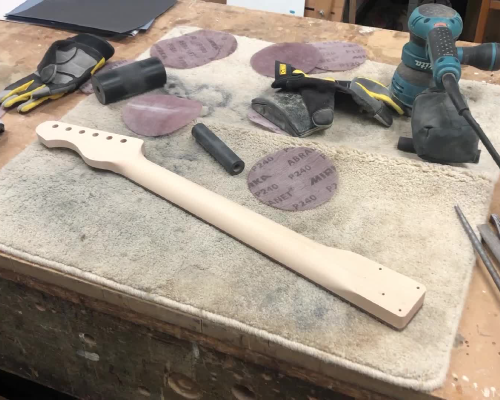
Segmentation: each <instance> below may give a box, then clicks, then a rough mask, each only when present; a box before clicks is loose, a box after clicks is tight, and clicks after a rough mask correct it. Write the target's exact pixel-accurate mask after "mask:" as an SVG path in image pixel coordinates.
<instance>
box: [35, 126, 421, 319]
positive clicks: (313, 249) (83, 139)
mask: <svg viewBox="0 0 500 400" xmlns="http://www.w3.org/2000/svg"><path fill="white" fill-rule="evenodd" d="M37 133H38V135H39V137H40V140H41V141H42V142H43V143H44V144H45V145H46V146H48V147H68V148H71V149H73V150H75V151H77V152H78V153H79V154H80V155H81V156H82V158H83V159H84V160H85V162H86V163H87V164H89V165H91V166H93V167H95V168H101V169H106V170H110V171H113V172H116V173H118V174H121V175H123V176H125V177H127V178H128V179H130V180H131V181H134V182H136V183H137V184H139V185H141V186H143V187H144V188H146V189H148V190H150V191H152V192H153V193H156V194H158V195H159V196H161V197H163V198H165V199H166V200H168V201H170V202H172V203H174V204H176V205H178V206H179V207H181V208H183V209H184V210H186V211H188V212H190V213H191V214H194V215H195V216H197V217H199V218H201V219H202V220H204V221H206V222H208V223H209V224H211V225H213V226H215V227H217V228H219V229H221V230H222V231H224V232H226V233H227V234H229V235H231V236H233V237H234V238H236V239H238V240H240V241H241V242H243V243H245V244H247V245H248V246H250V247H252V248H254V249H256V250H258V251H260V252H261V253H263V254H265V255H267V256H269V257H270V258H272V259H273V260H276V261H278V262H279V263H281V264H283V265H285V266H287V267H288V268H290V269H292V270H294V271H295V272H297V273H298V274H300V275H302V276H304V277H306V278H308V279H310V280H311V281H313V282H315V283H317V284H318V285H321V286H323V287H324V288H326V289H328V290H330V291H332V292H333V293H335V294H337V295H339V296H341V297H342V298H344V299H345V300H347V301H349V302H350V303H352V304H354V305H356V306H357V307H359V308H361V309H363V310H365V311H366V312H368V313H370V314H373V315H374V316H375V317H377V318H378V319H380V320H382V321H384V322H386V323H388V324H389V325H392V326H394V327H396V328H399V329H401V328H404V327H405V326H406V325H407V324H408V322H409V321H410V320H411V319H412V318H413V316H414V315H415V314H416V312H417V311H418V310H419V308H420V307H421V306H422V304H423V301H424V296H425V287H424V286H423V285H422V284H420V283H418V282H416V281H414V280H413V279H411V278H409V277H406V276H404V275H401V274H399V273H397V272H395V271H393V270H391V269H389V268H386V267H384V266H382V265H380V264H378V263H376V262H374V261H371V260H369V259H367V258H365V257H363V256H361V255H359V254H356V253H353V252H350V251H347V250H341V249H335V248H331V247H327V246H325V245H322V244H319V243H317V242H315V241H313V240H311V239H309V238H307V237H305V236H303V235H300V234H298V233H297V232H294V231H292V230H291V229H288V228H286V227H284V226H282V225H280V224H278V223H276V222H274V221H272V220H270V219H268V218H266V217H264V216H262V215H260V214H257V213H256V212H254V211H252V210H250V209H248V208H246V207H243V206H241V205H239V204H237V203H235V202H233V201H231V200H229V199H227V198H225V197H223V196H220V195H219V194H217V193H214V192H212V191H210V190H208V189H205V188H204V187H202V186H200V185H197V184H196V183H194V182H191V181H189V180H187V179H185V178H183V177H181V176H179V175H177V174H175V173H173V172H171V171H168V170H167V169H165V168H162V167H160V166H159V165H156V164H154V163H152V162H151V161H148V160H147V159H146V158H145V157H144V156H143V153H142V148H143V144H144V142H143V141H142V140H140V139H136V138H130V137H127V136H122V135H116V134H114V133H109V132H103V131H99V130H94V129H88V128H83V127H78V126H74V125H69V124H64V123H60V122H57V123H55V122H46V123H44V124H42V125H40V126H39V127H38V128H37ZM290 215H293V214H290ZM235 261H236V262H237V260H235Z"/></svg>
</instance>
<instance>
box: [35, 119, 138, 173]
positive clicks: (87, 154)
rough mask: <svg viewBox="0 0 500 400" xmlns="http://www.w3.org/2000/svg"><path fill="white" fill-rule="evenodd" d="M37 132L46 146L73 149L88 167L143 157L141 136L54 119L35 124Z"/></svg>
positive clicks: (102, 167)
mask: <svg viewBox="0 0 500 400" xmlns="http://www.w3.org/2000/svg"><path fill="white" fill-rule="evenodd" d="M36 133H37V135H38V139H39V140H40V141H41V142H42V143H43V144H44V145H45V146H47V147H66V148H69V149H72V150H75V151H76V152H77V153H79V154H80V156H81V157H82V158H83V159H84V161H85V162H86V163H87V164H88V165H90V166H91V167H95V168H101V169H109V170H113V166H115V165H118V164H119V162H120V161H126V160H130V159H135V158H137V157H139V156H142V146H143V144H144V141H143V140H141V139H136V138H132V137H129V136H123V135H117V134H115V133H109V132H104V131H100V130H97V129H89V128H84V127H81V126H76V125H71V124H66V123H64V122H56V121H46V122H44V123H42V124H40V125H38V126H37V128H36Z"/></svg>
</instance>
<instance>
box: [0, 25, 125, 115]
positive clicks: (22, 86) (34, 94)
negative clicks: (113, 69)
mask: <svg viewBox="0 0 500 400" xmlns="http://www.w3.org/2000/svg"><path fill="white" fill-rule="evenodd" d="M114 52H115V49H114V48H113V46H111V45H110V44H109V43H108V42H107V41H106V40H104V39H101V38H99V37H97V36H94V35H89V34H80V35H77V36H75V37H72V38H69V39H66V40H58V41H56V42H54V43H53V44H52V45H51V46H50V48H49V49H48V50H47V52H46V53H45V56H44V57H43V59H42V61H41V62H40V64H39V65H38V68H37V71H36V72H34V73H33V74H31V75H29V76H27V77H25V78H22V79H20V80H19V81H17V82H16V83H13V84H11V85H9V86H7V87H6V88H5V90H3V91H1V92H0V102H1V103H2V107H4V108H10V107H12V106H14V105H18V108H17V110H18V111H19V112H21V113H24V112H28V111H30V110H32V109H33V108H35V107H36V106H38V105H40V104H42V103H43V102H45V101H47V100H56V99H59V98H60V97H62V96H64V95H65V94H66V93H71V92H74V91H75V90H76V89H77V88H78V87H80V86H81V85H82V84H83V83H85V82H86V81H87V80H88V79H90V77H91V76H92V75H93V74H94V73H95V72H96V71H97V70H98V69H99V68H101V67H102V66H103V65H104V64H105V63H106V61H107V60H108V59H110V58H111V57H112V56H113V54H114Z"/></svg>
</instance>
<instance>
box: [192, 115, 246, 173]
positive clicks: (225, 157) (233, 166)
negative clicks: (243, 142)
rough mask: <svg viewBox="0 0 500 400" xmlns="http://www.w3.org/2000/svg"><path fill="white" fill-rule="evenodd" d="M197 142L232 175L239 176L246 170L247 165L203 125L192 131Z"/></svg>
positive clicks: (198, 125) (197, 125)
mask: <svg viewBox="0 0 500 400" xmlns="http://www.w3.org/2000/svg"><path fill="white" fill-rule="evenodd" d="M192 133H193V136H194V138H195V139H196V141H197V142H198V143H199V144H200V145H201V147H203V148H204V149H205V150H206V151H207V152H208V153H209V154H210V155H211V156H212V157H214V158H215V159H216V160H217V162H218V163H219V164H220V165H222V166H223V167H224V169H225V170H226V171H227V172H228V173H229V174H231V175H238V174H240V173H242V172H243V170H244V169H245V163H244V162H243V160H242V159H241V158H239V157H238V156H237V155H236V154H234V152H233V151H232V150H231V149H230V148H229V147H227V145H226V144H225V143H224V142H223V141H222V140H220V139H219V138H218V137H217V136H216V135H215V133H213V132H212V131H211V130H210V129H208V128H207V127H206V126H205V125H203V124H196V125H195V126H194V127H193V130H192Z"/></svg>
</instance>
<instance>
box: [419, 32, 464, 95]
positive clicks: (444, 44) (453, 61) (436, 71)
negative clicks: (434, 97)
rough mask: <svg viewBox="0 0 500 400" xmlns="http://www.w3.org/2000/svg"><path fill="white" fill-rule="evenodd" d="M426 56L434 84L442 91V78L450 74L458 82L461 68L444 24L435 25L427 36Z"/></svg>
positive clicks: (452, 40)
mask: <svg viewBox="0 0 500 400" xmlns="http://www.w3.org/2000/svg"><path fill="white" fill-rule="evenodd" d="M427 54H428V56H429V59H430V62H431V66H432V75H433V78H434V83H435V84H436V86H437V88H438V89H443V82H442V81H443V76H444V75H445V74H452V75H453V76H454V77H455V79H456V81H457V82H458V81H459V80H460V76H461V74H462V68H461V66H460V60H459V59H458V51H457V48H456V46H455V39H454V38H453V33H452V31H451V29H450V28H449V27H448V26H447V25H446V24H444V23H436V24H435V28H433V29H431V30H430V31H429V33H428V34H427Z"/></svg>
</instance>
